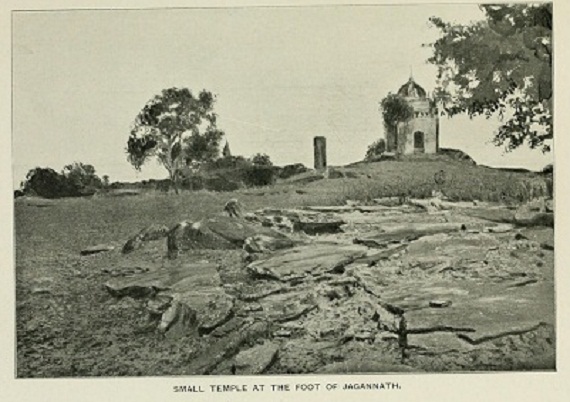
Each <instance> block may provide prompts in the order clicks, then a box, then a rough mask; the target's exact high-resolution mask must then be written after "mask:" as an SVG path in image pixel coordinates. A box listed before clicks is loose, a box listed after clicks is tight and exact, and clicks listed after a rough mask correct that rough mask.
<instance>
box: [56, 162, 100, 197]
mask: <svg viewBox="0 0 570 402" xmlns="http://www.w3.org/2000/svg"><path fill="white" fill-rule="evenodd" d="M62 174H63V176H65V178H66V179H67V181H68V182H69V184H70V185H71V186H73V187H74V188H76V189H77V190H78V191H82V190H89V189H97V188H101V186H102V181H101V179H100V178H99V176H97V175H96V174H95V168H94V167H93V165H89V164H84V163H81V162H74V163H72V164H70V165H66V166H65V167H64V168H63V171H62Z"/></svg>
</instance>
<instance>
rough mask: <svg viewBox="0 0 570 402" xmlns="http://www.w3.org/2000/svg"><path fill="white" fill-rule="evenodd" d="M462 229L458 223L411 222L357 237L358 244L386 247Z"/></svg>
mask: <svg viewBox="0 0 570 402" xmlns="http://www.w3.org/2000/svg"><path fill="white" fill-rule="evenodd" d="M459 231H461V225H460V224H457V223H447V222H445V223H428V224H425V223H424V224H421V223H418V224H411V225H406V226H402V227H396V228H390V229H386V230H383V231H379V232H376V233H374V232H373V233H368V234H365V235H362V236H359V237H357V238H356V239H355V240H354V242H355V243H356V244H364V245H366V246H368V247H380V248H383V247H386V246H387V245H388V244H391V243H398V242H402V241H411V240H416V239H419V238H420V237H423V236H430V235H434V234H439V233H453V232H459Z"/></svg>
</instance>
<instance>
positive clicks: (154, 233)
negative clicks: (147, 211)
mask: <svg viewBox="0 0 570 402" xmlns="http://www.w3.org/2000/svg"><path fill="white" fill-rule="evenodd" d="M167 235H168V228H167V227H166V226H164V225H158V224H152V225H149V226H147V227H145V228H144V229H142V230H141V231H140V232H138V233H137V234H136V235H134V236H133V237H131V238H130V239H129V240H127V242H126V243H125V245H124V246H123V250H122V251H123V254H128V253H130V252H132V251H135V250H137V249H139V248H141V247H143V245H144V244H145V242H147V241H152V240H160V239H162V238H165V237H166V236H167Z"/></svg>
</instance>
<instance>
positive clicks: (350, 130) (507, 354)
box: [9, 2, 557, 389]
mask: <svg viewBox="0 0 570 402" xmlns="http://www.w3.org/2000/svg"><path fill="white" fill-rule="evenodd" d="M10 17H11V21H12V26H11V44H12V52H11V66H12V88H11V89H12V93H11V96H12V110H11V113H12V116H11V118H12V137H11V141H12V144H11V147H12V186H13V205H14V206H13V208H14V235H13V236H14V245H15V247H14V248H15V251H14V254H15V264H14V265H15V266H14V267H12V269H13V271H14V277H15V283H14V284H13V285H12V287H13V289H14V291H15V322H14V323H11V324H10V323H9V325H13V326H14V332H15V338H16V339H15V357H14V359H15V373H14V376H15V377H16V378H18V379H31V378H33V379H37V378H49V379H61V378H70V377H71V378H85V377H142V376H144V377H163V376H206V375H212V376H221V375H223V376H234V375H235V376H267V375H279V376H289V377H295V376H296V375H301V374H303V375H307V374H310V375H337V374H361V373H367V374H393V373H400V374H401V373H408V374H409V373H412V374H421V373H431V374H436V373H437V374H440V373H463V374H472V373H475V372H477V373H481V372H484V373H490V372H493V373H497V372H528V371H533V372H537V371H538V372H555V371H556V369H557V358H556V356H557V337H556V335H557V334H556V332H557V331H556V328H557V314H556V313H557V306H556V303H555V275H554V270H555V263H554V253H555V250H554V221H555V219H554V215H555V212H554V209H555V206H554V204H555V202H554V193H555V191H554V187H555V186H554V181H555V180H554V157H553V154H554V147H555V142H556V141H555V140H554V130H553V114H554V112H553V101H554V93H555V92H556V91H555V89H554V88H555V86H554V85H553V56H554V55H553V35H552V32H553V5H552V3H550V2H536V3H532V2H531V3H529V2H525V3H516V2H513V3H501V4H478V3H475V2H473V3H463V4H456V3H449V4H443V3H433V4H426V3H420V4H397V2H394V4H382V5H372V4H370V5H304V6H299V5H297V6H243V7H238V6H234V7H231V6H227V7H213V8H209V7H156V8H140V9H137V8H122V9H119V8H116V9H113V8H106V9H96V8H92V9H87V8H84V9H80V8H76V9H73V8H70V9H53V10H47V9H45V10H40V9H38V10H13V11H11V15H10ZM349 385H350V386H353V387H355V388H354V389H359V387H375V386H376V387H382V386H384V385H383V384H382V383H376V384H373V383H370V382H369V381H368V382H367V383H366V384H364V383H361V382H359V381H355V382H352V383H351V384H349Z"/></svg>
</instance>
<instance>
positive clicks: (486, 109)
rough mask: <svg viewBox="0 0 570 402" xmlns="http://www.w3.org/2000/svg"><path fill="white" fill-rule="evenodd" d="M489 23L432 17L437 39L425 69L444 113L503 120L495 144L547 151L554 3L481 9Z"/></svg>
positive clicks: (550, 104)
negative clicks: (433, 76) (430, 67)
mask: <svg viewBox="0 0 570 402" xmlns="http://www.w3.org/2000/svg"><path fill="white" fill-rule="evenodd" d="M481 9H482V10H483V12H484V13H485V16H486V19H485V20H483V21H479V22H475V23H471V24H468V25H457V24H451V23H448V22H444V21H443V20H442V19H440V18H437V17H432V18H431V19H430V21H431V23H432V24H433V25H434V26H435V27H437V28H438V29H439V30H440V33H441V36H440V38H439V39H438V40H437V41H436V42H435V43H433V44H431V45H430V46H432V49H433V55H432V56H431V57H430V58H429V59H428V62H430V63H432V64H434V65H436V66H437V68H438V75H437V79H438V85H437V89H436V91H435V95H436V97H437V98H438V100H439V101H440V102H441V104H442V106H443V111H444V113H446V114H448V115H449V116H453V115H456V114H459V113H467V114H468V115H469V116H470V117H473V116H478V115H483V116H486V117H487V118H489V117H490V116H492V115H494V114H498V115H499V117H500V118H501V120H502V123H501V126H500V127H499V129H498V131H497V133H496V135H495V138H494V140H493V141H494V143H495V144H496V145H499V146H503V145H504V146H505V148H506V149H507V150H509V151H510V150H513V149H515V148H517V147H519V146H521V145H522V144H524V143H527V144H528V145H529V146H530V147H531V148H541V149H542V150H543V151H544V152H546V151H549V150H550V142H551V141H550V140H552V138H553V129H552V4H549V3H541V4H505V5H491V4H487V5H482V6H481Z"/></svg>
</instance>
